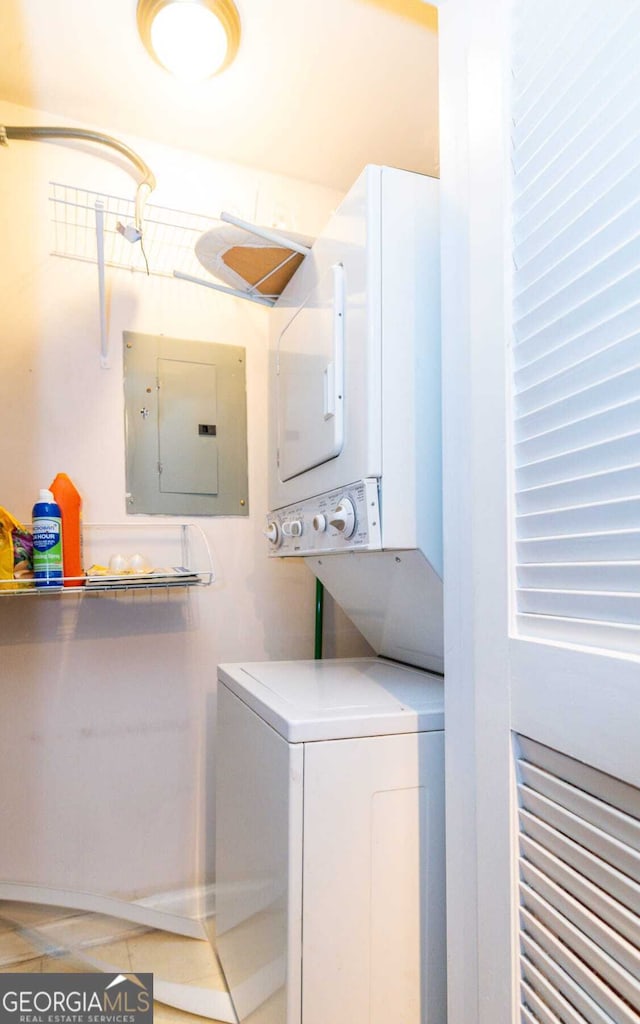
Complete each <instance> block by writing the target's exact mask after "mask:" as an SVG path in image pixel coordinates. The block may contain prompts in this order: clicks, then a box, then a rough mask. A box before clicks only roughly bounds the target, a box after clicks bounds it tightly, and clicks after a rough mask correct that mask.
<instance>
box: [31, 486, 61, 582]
mask: <svg viewBox="0 0 640 1024" xmlns="http://www.w3.org/2000/svg"><path fill="white" fill-rule="evenodd" d="M33 576H34V580H35V585H36V587H41V588H47V587H55V588H59V587H61V586H62V516H61V513H60V507H59V506H58V505H56V503H55V501H54V500H53V494H52V493H51V491H48V490H41V491H40V497H39V499H38V501H37V502H36V503H35V505H34V506H33Z"/></svg>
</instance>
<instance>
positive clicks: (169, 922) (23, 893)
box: [0, 882, 207, 939]
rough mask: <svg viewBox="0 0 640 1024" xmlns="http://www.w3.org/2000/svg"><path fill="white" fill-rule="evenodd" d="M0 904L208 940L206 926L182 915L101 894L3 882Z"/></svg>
mask: <svg viewBox="0 0 640 1024" xmlns="http://www.w3.org/2000/svg"><path fill="white" fill-rule="evenodd" d="M0 900H16V901H17V902H20V903H35V904H38V905H41V906H48V907H65V908H68V909H71V910H83V911H86V912H88V913H94V914H105V915H106V916H108V917H115V918H118V920H121V921H131V922H132V923H133V924H141V925H144V926H145V927H147V928H158V929H159V930H160V931H165V932H173V934H174V935H185V936H186V937H187V938H190V939H206V937H207V933H206V931H205V928H204V925H203V924H202V923H201V922H200V921H198V920H192V919H190V918H188V917H184V916H182V915H180V914H171V913H167V912H166V911H164V910H158V909H156V908H155V907H151V906H146V905H145V904H144V903H143V902H140V903H135V902H130V901H129V900H121V899H117V898H116V897H114V896H101V895H100V894H99V893H93V892H79V891H77V890H74V889H53V888H50V887H49V886H43V885H30V884H28V883H24V882H0Z"/></svg>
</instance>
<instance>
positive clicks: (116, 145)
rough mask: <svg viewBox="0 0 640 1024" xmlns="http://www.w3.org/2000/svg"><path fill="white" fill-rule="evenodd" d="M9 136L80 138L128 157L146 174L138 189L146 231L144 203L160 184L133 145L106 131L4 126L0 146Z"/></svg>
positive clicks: (138, 220) (138, 210)
mask: <svg viewBox="0 0 640 1024" xmlns="http://www.w3.org/2000/svg"><path fill="white" fill-rule="evenodd" d="M9 139H16V140H18V139H21V140H29V141H38V140H40V139H79V140H81V141H83V142H97V143H98V144H99V145H102V146H109V147H110V148H111V149H115V150H116V151H117V152H118V153H120V154H121V155H122V156H124V157H126V158H127V160H129V162H130V163H132V164H133V166H134V167H135V168H136V170H137V171H139V173H140V174H141V175H142V179H141V181H139V182H138V190H137V192H136V216H135V220H136V227H137V228H138V230H139V231H140V232H142V222H143V218H144V206H145V203H146V201H147V198H148V196H149V194H150V193H151V192H152V191H153V190H154V188H155V187H156V179H155V175H154V174H153V171H152V170H151V168H150V167H149V166H148V164H146V163H145V162H144V160H143V159H142V157H140V156H138V154H137V153H136V152H134V150H133V149H131V148H130V147H129V146H127V145H125V143H124V142H120V140H119V139H114V138H113V137H112V136H111V135H103V133H102V132H94V131H91V130H89V129H85V128H63V127H60V128H51V127H40V126H26V127H8V126H0V145H5V146H6V145H7V142H8V140H9Z"/></svg>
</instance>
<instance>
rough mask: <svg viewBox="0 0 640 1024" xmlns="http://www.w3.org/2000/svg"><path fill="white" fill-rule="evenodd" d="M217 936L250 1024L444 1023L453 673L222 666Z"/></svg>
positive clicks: (342, 663) (374, 664)
mask: <svg viewBox="0 0 640 1024" xmlns="http://www.w3.org/2000/svg"><path fill="white" fill-rule="evenodd" d="M218 702H219V703H218V769H217V782H216V794H217V806H216V828H217V841H216V873H217V884H216V892H217V913H216V928H217V944H218V954H219V957H220V961H221V964H222V967H223V970H224V973H225V976H226V979H227V982H228V985H229V989H230V992H231V998H232V1000H233V1004H234V1007H235V1010H236V1013H237V1015H238V1019H239V1020H240V1021H242V1022H250V1024H301V1022H302V1024H391V1022H393V1024H444V1021H445V1019H446V1005H445V1004H446V995H445V991H446V981H445V974H446V966H445V920H444V917H445V909H444V908H445V877H444V871H445V868H444V863H445V861H444V763H443V736H444V734H443V728H444V715H443V684H442V679H441V678H440V677H438V676H435V675H431V674H429V673H426V672H423V671H420V670H416V669H412V668H408V667H405V666H401V665H397V664H394V663H392V662H388V661H385V660H383V659H381V658H371V659H354V660H337V661H311V662H305V661H303V662H266V663H257V664H245V665H242V664H240V665H222V666H220V669H219V696H218Z"/></svg>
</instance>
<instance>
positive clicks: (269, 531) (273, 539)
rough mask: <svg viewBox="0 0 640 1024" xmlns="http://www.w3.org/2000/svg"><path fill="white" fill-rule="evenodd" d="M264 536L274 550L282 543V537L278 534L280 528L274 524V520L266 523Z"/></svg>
mask: <svg viewBox="0 0 640 1024" xmlns="http://www.w3.org/2000/svg"><path fill="white" fill-rule="evenodd" d="M264 535H265V537H266V538H267V540H268V541H269V543H270V544H273V546H274V547H275V548H278V547H280V544H281V543H282V535H281V533H280V527H279V526H278V524H277V523H276V522H275V520H273V519H272V520H271V521H270V522H269V523H267V527H266V529H265V531H264Z"/></svg>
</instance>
